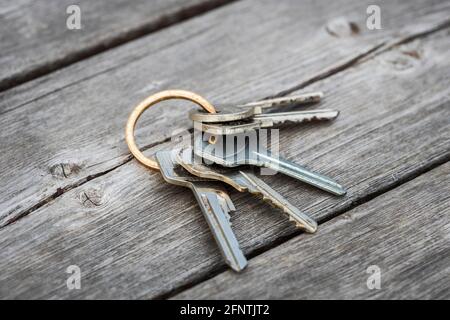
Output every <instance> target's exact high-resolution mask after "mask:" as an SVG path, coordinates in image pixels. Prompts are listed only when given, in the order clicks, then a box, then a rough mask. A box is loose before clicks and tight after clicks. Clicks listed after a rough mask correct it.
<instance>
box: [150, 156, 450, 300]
mask: <svg viewBox="0 0 450 320" xmlns="http://www.w3.org/2000/svg"><path fill="white" fill-rule="evenodd" d="M449 161H450V155H446V156H443V157H439V158H437V159H436V160H435V161H433V162H430V163H428V164H427V165H426V166H424V167H421V168H420V169H419V170H417V171H414V172H411V173H410V174H409V175H407V176H405V177H402V179H399V180H397V181H396V183H393V184H391V185H386V186H385V187H384V188H382V189H380V190H378V191H377V192H374V193H370V194H367V195H366V196H364V197H362V198H361V199H358V201H354V202H352V203H350V204H349V205H348V206H345V207H343V208H341V209H340V210H338V211H336V212H335V213H334V214H332V215H330V216H328V217H325V218H322V219H319V220H318V221H317V222H318V224H319V225H322V224H324V223H326V222H329V221H331V220H335V219H336V218H338V217H339V216H340V215H342V214H344V213H346V212H347V211H350V210H352V209H355V208H357V207H358V206H361V205H362V204H365V203H367V202H369V201H371V200H374V199H376V198H378V197H380V196H381V195H383V194H385V193H387V192H389V191H392V190H394V189H396V188H398V187H400V186H402V185H403V184H405V183H408V182H409V181H412V180H414V179H417V178H419V177H420V176H422V175H424V174H426V173H428V172H430V171H431V170H433V169H436V168H438V167H440V166H442V165H444V164H446V163H447V162H449ZM303 233H304V232H302V231H296V232H293V233H291V234H287V235H285V236H282V237H279V238H278V239H276V240H275V241H274V242H272V243H270V244H269V245H267V246H262V247H260V248H257V249H255V250H254V251H252V252H250V253H249V254H247V258H248V261H249V262H251V260H252V259H254V258H256V257H258V256H259V255H261V254H263V253H265V252H267V251H269V250H272V249H275V248H276V247H278V246H280V245H282V244H284V243H286V242H288V241H289V240H291V239H293V238H295V237H297V236H299V235H301V234H303ZM228 269H229V268H228V266H220V267H218V268H217V269H215V270H212V271H211V272H210V273H208V274H205V275H204V276H203V277H201V278H198V279H195V280H194V281H192V282H190V283H187V284H185V285H183V286H181V287H178V288H176V289H174V290H172V291H168V292H165V293H163V294H161V295H159V296H156V297H154V298H153V299H154V300H167V299H171V298H173V297H175V296H177V295H178V294H180V293H182V292H184V291H187V290H189V289H191V288H193V287H195V286H197V285H199V284H201V283H203V282H205V281H208V280H210V279H212V278H215V277H216V276H218V275H220V274H222V273H224V272H226V271H228Z"/></svg>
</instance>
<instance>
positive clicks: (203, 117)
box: [189, 92, 323, 123]
mask: <svg viewBox="0 0 450 320" xmlns="http://www.w3.org/2000/svg"><path fill="white" fill-rule="evenodd" d="M322 97H323V93H322V92H312V93H305V94H300V95H296V96H289V97H282V98H274V99H266V100H262V101H256V102H250V103H246V104H242V105H236V106H226V107H222V108H219V110H217V113H206V112H199V111H195V110H194V111H192V112H190V113H189V117H190V119H191V120H193V121H198V122H204V123H211V122H230V121H239V120H243V119H249V118H251V117H253V116H254V115H257V114H262V113H263V110H264V109H268V108H278V107H284V106H288V105H297V104H306V103H312V102H319V101H320V100H321V99H322Z"/></svg>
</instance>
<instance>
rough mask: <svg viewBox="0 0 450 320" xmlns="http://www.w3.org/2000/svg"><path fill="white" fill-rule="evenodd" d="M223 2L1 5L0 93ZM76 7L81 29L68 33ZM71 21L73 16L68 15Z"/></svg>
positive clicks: (83, 0)
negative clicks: (75, 6) (69, 23)
mask: <svg viewBox="0 0 450 320" xmlns="http://www.w3.org/2000/svg"><path fill="white" fill-rule="evenodd" d="M226 2H227V1H223V0H153V1H145V0H135V1H133V2H131V3H130V2H129V1H124V0H112V1H111V0H108V1H89V0H78V1H71V0H60V1H33V0H17V1H8V0H2V1H1V2H0V7H1V9H0V20H1V22H2V29H1V31H0V52H1V55H0V90H4V89H7V88H10V87H12V86H14V85H17V84H19V83H22V82H24V81H27V80H29V79H33V78H36V77H38V76H40V75H43V74H46V73H48V72H50V71H53V70H56V69H58V68H61V67H63V66H66V65H68V64H70V63H73V62H76V61H79V60H81V59H83V58H86V57H89V56H92V55H94V54H96V53H99V52H101V51H104V50H107V49H108V48H112V47H115V46H118V45H120V44H123V43H125V42H127V41H130V40H133V39H136V38H138V37H139V36H142V35H145V34H147V33H150V32H152V31H157V30H160V29H162V28H164V27H166V26H169V25H171V24H174V23H176V22H178V21H182V20H185V19H187V18H189V17H192V16H195V15H198V14H201V13H204V12H206V11H208V10H210V9H213V8H216V7H218V6H220V5H222V4H224V3H226ZM71 5H77V6H78V7H79V8H80V12H81V15H80V16H81V18H80V22H81V29H72V30H71V29H69V28H68V27H67V25H66V21H67V19H68V17H69V14H68V13H67V8H68V7H69V6H71ZM69 13H70V15H71V14H73V11H69Z"/></svg>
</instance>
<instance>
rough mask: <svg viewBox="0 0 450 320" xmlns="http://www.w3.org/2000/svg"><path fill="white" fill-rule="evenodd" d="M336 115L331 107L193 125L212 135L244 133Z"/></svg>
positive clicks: (331, 118)
mask: <svg viewBox="0 0 450 320" xmlns="http://www.w3.org/2000/svg"><path fill="white" fill-rule="evenodd" d="M338 115H339V111H336V110H331V109H325V110H311V111H290V112H276V113H262V114H258V115H255V116H253V117H252V118H251V119H250V121H249V122H245V123H203V122H202V123H199V122H194V127H195V128H196V129H197V125H198V124H200V125H201V131H203V132H208V133H209V134H212V135H232V134H239V133H245V132H248V131H251V130H256V129H262V128H269V127H273V126H274V125H277V124H282V123H285V122H290V123H302V122H307V121H313V120H333V119H335V118H336V117H337V116H338ZM197 123H198V124H197Z"/></svg>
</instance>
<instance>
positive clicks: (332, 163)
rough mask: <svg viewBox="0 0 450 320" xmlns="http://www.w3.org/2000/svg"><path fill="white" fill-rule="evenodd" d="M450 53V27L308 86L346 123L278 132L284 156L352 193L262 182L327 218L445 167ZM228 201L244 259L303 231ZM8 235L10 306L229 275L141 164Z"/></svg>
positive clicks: (267, 211) (193, 217)
mask: <svg viewBox="0 0 450 320" xmlns="http://www.w3.org/2000/svg"><path fill="white" fill-rule="evenodd" d="M449 52H450V37H448V29H445V30H442V31H440V32H436V33H433V34H430V35H428V36H426V37H422V38H420V39H416V40H414V41H411V42H408V43H406V44H404V45H400V46H396V47H395V48H393V49H391V50H388V51H386V52H383V53H380V54H379V55H376V56H374V57H372V58H371V59H368V60H367V61H364V62H363V63H359V64H355V65H354V66H353V67H352V68H349V69H348V70H345V71H344V72H341V73H338V74H336V75H334V76H331V77H327V78H326V79H324V80H321V81H318V82H317V83H314V84H313V85H311V86H309V87H308V90H317V89H322V90H324V92H325V93H326V97H327V98H326V99H325V101H324V103H323V104H321V107H323V108H330V107H333V108H336V109H338V110H341V116H340V117H339V118H338V119H337V120H336V121H335V122H333V123H327V124H315V125H305V126H302V127H295V126H288V127H285V128H283V129H282V130H280V137H281V139H280V143H281V146H282V151H283V155H286V156H287V157H288V158H290V159H293V160H295V161H298V162H300V163H302V164H305V165H307V166H309V167H310V168H312V169H314V170H316V171H319V172H321V173H324V174H327V175H330V176H332V177H334V178H336V179H337V180H338V181H339V182H341V183H342V184H343V185H345V186H347V187H348V188H349V193H348V196H346V197H344V198H336V197H332V196H329V195H327V194H325V193H323V192H320V191H317V190H313V189H312V188H309V187H306V186H305V185H304V184H301V183H298V182H296V181H293V180H292V179H289V178H286V177H281V176H279V175H276V176H272V177H263V178H264V180H265V181H266V182H269V183H270V184H272V186H273V187H274V188H275V189H276V190H277V191H279V192H280V193H282V194H283V195H284V196H286V198H287V199H288V200H289V201H291V202H292V203H293V204H294V205H296V206H298V207H300V208H301V209H303V210H305V211H306V212H308V213H309V214H311V215H312V216H313V217H314V218H316V219H325V218H329V217H332V216H334V215H336V214H338V213H340V212H342V211H344V210H346V209H347V208H349V207H352V206H354V204H355V203H358V202H359V201H362V200H364V199H365V198H367V197H370V196H371V195H376V194H378V193H380V192H383V191H384V190H386V189H388V188H392V187H394V186H396V185H398V184H399V183H402V182H403V181H405V180H406V179H410V178H411V177H413V176H414V175H417V174H418V173H420V172H422V171H423V170H426V169H427V168H429V167H430V166H433V165H436V164H438V163H442V162H443V161H446V160H448V159H449V153H450V150H449V141H450V137H449V132H450V130H449V126H450V125H449V121H448V119H449V116H450V114H449V112H450V108H449V90H450V89H449V88H450V83H449V82H450V78H449V77H448V71H447V70H448V68H449V63H450V61H449V60H448V55H449ZM412 53H414V54H412ZM417 56H418V57H419V58H416V57H417ZM368 75H370V76H368ZM164 147H166V145H165V144H162V145H158V146H157V147H156V148H164ZM149 151H150V153H152V152H154V151H155V150H154V149H150V150H149ZM230 194H231V196H232V198H233V200H234V202H235V204H236V206H237V208H238V212H237V213H236V214H234V216H233V219H232V220H233V228H234V231H235V232H236V235H237V238H238V239H239V241H240V243H241V244H242V248H243V250H244V251H245V253H246V254H251V253H254V252H256V251H261V250H265V248H269V247H271V246H273V245H274V244H276V242H277V241H279V240H280V239H282V238H285V237H290V236H293V235H294V234H295V232H296V231H295V229H294V227H293V225H291V224H290V223H289V222H288V221H287V220H286V219H285V218H284V217H283V216H282V215H281V214H280V212H279V211H277V210H274V209H272V208H271V207H269V206H268V205H266V204H264V203H262V202H261V201H257V200H256V199H255V198H253V197H249V196H247V195H246V194H238V193H236V192H233V191H231V190H230ZM318 232H319V233H320V232H321V230H320V229H319V231H318ZM0 238H1V239H2V241H1V244H0V270H2V272H1V273H0V290H1V292H0V296H1V297H4V298H13V297H22V298H125V297H127V298H155V297H161V296H166V295H167V294H168V293H170V292H171V291H173V290H175V291H177V290H180V288H182V287H184V286H187V285H191V284H192V283H197V282H199V281H202V279H204V278H205V277H208V276H209V275H210V274H211V273H214V272H219V271H221V270H224V269H225V266H224V263H223V261H222V258H221V256H220V254H219V252H218V250H217V248H216V245H215V243H214V241H213V240H212V236H211V234H210V232H209V230H208V227H207V224H206V222H205V221H204V219H203V217H202V215H201V213H200V211H199V209H198V207H197V205H196V203H195V200H194V199H193V196H192V194H191V193H190V191H188V190H186V189H184V188H181V187H175V186H171V185H167V184H166V183H164V181H163V180H162V178H161V177H160V175H159V173H157V172H153V171H150V170H147V169H145V168H143V167H142V166H140V165H139V164H137V162H136V161H129V162H127V163H125V164H124V165H122V166H119V167H118V168H116V169H115V170H113V171H111V172H109V173H106V174H103V175H101V176H99V177H97V178H95V179H92V180H91V181H88V182H86V183H84V184H82V185H81V186H79V187H77V188H74V189H72V190H70V191H67V192H65V193H63V194H62V195H61V196H60V197H58V198H56V199H55V200H54V201H51V202H50V203H48V204H46V205H45V206H43V207H41V208H39V209H38V210H36V211H34V212H32V213H30V214H29V215H28V216H27V217H24V218H22V219H19V220H18V221H16V222H15V223H13V224H10V225H8V226H6V227H5V228H3V229H2V230H0ZM72 264H74V265H78V266H79V267H80V268H81V270H82V289H80V290H68V289H67V287H66V279H67V277H68V274H66V273H65V270H66V268H67V267H68V266H69V265H72ZM330 272H333V271H332V269H330Z"/></svg>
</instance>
